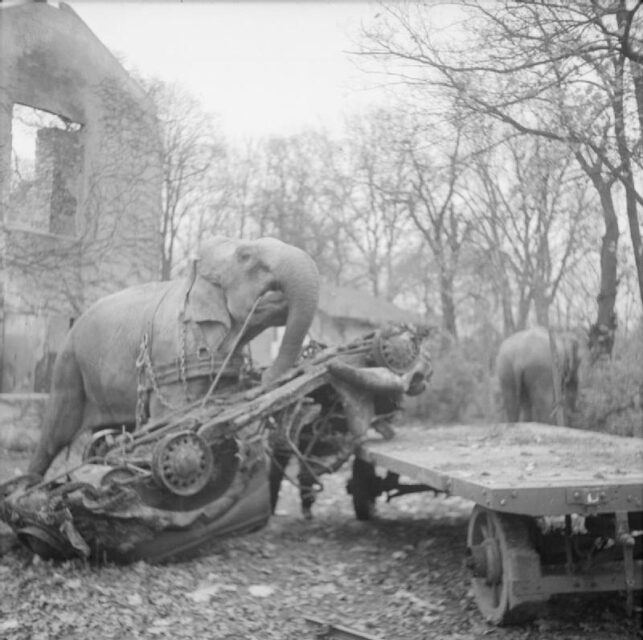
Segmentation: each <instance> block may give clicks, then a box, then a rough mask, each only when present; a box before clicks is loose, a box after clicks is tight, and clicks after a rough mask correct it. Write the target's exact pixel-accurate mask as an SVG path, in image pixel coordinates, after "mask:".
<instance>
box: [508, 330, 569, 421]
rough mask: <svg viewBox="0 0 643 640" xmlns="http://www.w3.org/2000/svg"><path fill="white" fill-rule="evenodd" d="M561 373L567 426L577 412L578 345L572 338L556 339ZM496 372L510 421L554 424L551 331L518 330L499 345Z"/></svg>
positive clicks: (561, 394) (561, 395) (561, 337)
mask: <svg viewBox="0 0 643 640" xmlns="http://www.w3.org/2000/svg"><path fill="white" fill-rule="evenodd" d="M555 342H556V349H557V353H558V366H559V367H560V372H561V393H560V398H561V402H562V405H563V414H564V422H565V424H569V423H570V420H571V417H572V415H573V413H574V411H575V410H576V399H577V396H578V369H579V365H580V356H579V343H578V340H577V339H576V338H574V337H571V336H557V337H556V338H555ZM496 371H497V374H498V379H499V382H500V388H501V391H502V398H503V403H504V408H505V411H506V414H507V420H509V421H510V422H518V421H519V420H520V418H521V414H522V420H523V421H524V422H531V421H532V420H533V421H535V422H545V423H550V424H555V423H556V420H555V417H554V416H555V408H556V403H555V396H554V382H553V372H552V354H551V350H550V341H549V332H548V330H547V329H545V328H544V327H534V328H532V329H526V330H523V331H518V332H517V333H514V334H513V335H511V336H509V337H508V338H506V339H505V340H504V341H503V342H502V344H501V345H500V349H499V351H498V356H497V359H496Z"/></svg>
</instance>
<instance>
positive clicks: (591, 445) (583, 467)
mask: <svg viewBox="0 0 643 640" xmlns="http://www.w3.org/2000/svg"><path fill="white" fill-rule="evenodd" d="M376 466H377V467H381V468H384V469H385V470H386V471H387V474H386V476H385V477H381V476H378V475H377V474H376ZM642 469H643V441H641V440H639V439H636V438H624V437H619V436H613V435H606V434H600V433H595V432H589V431H585V430H580V429H570V428H566V427H554V426H550V425H545V424H538V423H516V424H491V425H488V424H487V425H476V426H473V425H467V426H449V427H435V428H431V427H425V428H423V427H407V428H400V429H398V431H397V435H396V437H395V438H394V439H392V440H390V441H388V442H384V441H371V442H368V443H366V444H365V445H363V446H362V447H361V448H360V450H359V452H358V455H357V456H356V457H355V460H354V464H353V475H352V478H351V480H350V481H349V484H348V491H349V493H351V494H352V497H353V505H354V508H355V514H356V516H357V518H358V519H369V518H370V517H372V515H373V514H374V506H375V499H376V498H377V496H378V495H381V494H382V493H386V494H387V495H388V496H389V498H390V497H396V496H398V495H403V494H405V493H410V492H415V491H426V490H433V491H436V492H441V493H444V494H447V495H454V496H460V497H462V498H466V499H468V500H471V501H472V502H474V503H475V505H474V507H473V510H472V513H471V516H470V519H469V524H468V532H467V558H466V564H467V567H468V568H469V569H470V570H471V582H472V590H473V594H474V598H475V601H476V604H477V606H478V608H479V609H480V612H481V613H482V615H483V616H484V618H485V619H486V620H487V621H488V622H491V623H493V624H511V623H515V622H521V621H524V620H526V619H529V618H533V617H534V616H535V615H537V613H538V611H540V609H541V605H542V604H543V603H544V602H546V601H547V599H548V598H549V597H550V596H551V595H553V594H562V593H584V592H606V591H624V592H626V594H627V608H628V612H630V613H631V612H632V610H633V609H634V593H635V591H639V590H641V589H642V588H643V531H642V530H643V472H642V471H641V470H642ZM400 476H403V477H406V478H410V479H411V480H413V481H415V482H417V483H418V484H411V485H409V484H405V483H402V482H400ZM639 612H640V611H639Z"/></svg>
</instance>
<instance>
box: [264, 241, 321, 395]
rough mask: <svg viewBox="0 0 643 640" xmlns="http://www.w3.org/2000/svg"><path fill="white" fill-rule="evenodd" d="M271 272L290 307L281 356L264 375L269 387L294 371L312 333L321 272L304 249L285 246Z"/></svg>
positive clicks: (280, 350) (280, 250)
mask: <svg viewBox="0 0 643 640" xmlns="http://www.w3.org/2000/svg"><path fill="white" fill-rule="evenodd" d="M280 245H281V247H280V248H279V251H278V252H275V253H276V254H277V255H278V258H276V260H274V261H272V260H270V261H269V263H270V268H271V271H272V273H273V275H274V276H275V279H276V281H277V282H278V283H279V286H280V288H281V290H282V291H283V294H284V296H285V298H286V300H287V303H288V318H287V320H286V329H285V331H284V335H283V339H282V341H281V346H280V347H279V353H278V354H277V357H276V358H275V361H274V362H273V363H272V365H271V366H270V367H269V368H268V369H267V371H266V372H265V373H264V376H263V381H264V383H269V382H272V381H273V380H275V379H276V378H278V377H279V376H281V375H282V374H283V373H285V372H286V371H287V370H288V369H290V367H292V366H293V365H294V364H295V362H296V361H297V358H298V357H299V354H300V352H301V345H302V343H303V341H304V338H305V337H306V334H307V333H308V330H309V329H310V325H311V324H312V321H313V318H314V317H315V312H316V311H317V302H318V300H319V272H318V271H317V267H316V265H315V262H314V261H313V259H312V258H311V257H310V256H309V255H308V254H307V253H305V252H304V251H302V250H301V249H297V248H296V247H291V246H288V245H283V243H280Z"/></svg>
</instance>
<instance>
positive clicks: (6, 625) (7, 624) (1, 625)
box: [0, 618, 20, 632]
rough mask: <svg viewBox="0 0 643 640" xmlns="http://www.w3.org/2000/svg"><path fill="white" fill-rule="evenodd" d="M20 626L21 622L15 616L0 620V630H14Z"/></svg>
mask: <svg viewBox="0 0 643 640" xmlns="http://www.w3.org/2000/svg"><path fill="white" fill-rule="evenodd" d="M19 627H20V622H18V620H16V619H15V618H10V619H9V620H5V621H3V622H0V632H4V631H13V630H14V629H18V628H19Z"/></svg>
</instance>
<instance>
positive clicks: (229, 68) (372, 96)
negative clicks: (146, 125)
mask: <svg viewBox="0 0 643 640" xmlns="http://www.w3.org/2000/svg"><path fill="white" fill-rule="evenodd" d="M68 3H69V4H70V5H71V6H72V7H73V8H74V10H75V11H76V12H77V13H78V14H79V15H80V17H81V18H82V19H83V20H84V21H85V22H86V23H87V25H88V26H89V27H90V28H91V29H92V31H94V33H95V34H96V35H97V36H98V37H99V38H100V39H101V40H102V42H103V43H104V44H105V45H107V46H108V47H109V48H110V49H111V50H112V51H113V52H114V53H116V54H117V55H119V57H121V58H122V59H124V60H125V61H126V64H127V65H129V66H133V67H136V68H137V69H138V70H139V71H140V72H141V73H142V74H143V75H146V76H158V77H160V78H162V79H163V80H167V81H170V82H173V81H176V82H179V83H181V84H182V85H184V86H185V87H186V88H187V89H188V90H189V91H190V92H191V93H192V94H193V95H195V97H197V98H199V99H200V100H201V102H202V103H203V105H204V107H205V108H206V109H207V110H208V111H212V112H215V113H218V114H219V115H220V117H221V120H220V122H221V125H222V128H223V130H224V132H226V133H227V134H228V135H230V136H232V137H244V136H259V135H266V134H281V133H286V134H287V133H292V132H296V131H298V130H300V129H301V128H303V127H305V126H316V125H319V124H327V125H329V126H331V127H332V126H333V125H335V124H337V122H338V121H339V120H340V114H341V113H342V112H351V111H355V110H359V109H360V108H363V107H364V106H365V105H366V104H367V103H370V102H373V101H378V100H381V99H382V97H381V95H382V94H381V92H377V91H369V90H365V89H364V87H365V82H372V80H369V79H368V78H365V76H364V74H363V73H361V72H360V71H359V70H358V69H356V67H355V65H354V63H353V62H352V61H351V56H349V55H348V54H347V53H346V51H348V50H351V49H352V48H354V47H353V44H352V38H354V37H355V35H356V33H357V31H358V29H359V25H360V22H361V21H369V20H370V19H371V18H372V16H373V15H374V14H375V13H376V12H377V7H376V6H375V5H374V4H373V3H370V2H365V1H361V2H357V1H356V2H346V1H342V2H326V1H323V0H315V1H306V2H302V1H299V2H294V1H293V2H275V1H272V0H267V1H263V2H245V1H244V2H240V1H239V0H237V1H236V2H222V1H214V2H183V3H181V2H179V0H166V1H164V2H149V1H143V0H129V1H123V0H121V1H119V2H96V1H94V0H71V1H69V2H68Z"/></svg>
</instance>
